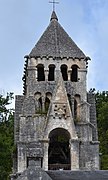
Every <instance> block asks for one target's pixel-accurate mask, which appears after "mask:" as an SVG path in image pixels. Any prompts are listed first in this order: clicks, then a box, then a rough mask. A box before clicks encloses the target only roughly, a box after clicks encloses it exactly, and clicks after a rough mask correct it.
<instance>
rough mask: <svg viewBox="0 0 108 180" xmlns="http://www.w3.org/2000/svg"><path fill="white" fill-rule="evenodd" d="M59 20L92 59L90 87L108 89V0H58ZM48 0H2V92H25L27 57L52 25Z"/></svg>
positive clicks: (0, 15)
mask: <svg viewBox="0 0 108 180" xmlns="http://www.w3.org/2000/svg"><path fill="white" fill-rule="evenodd" d="M59 2H60V3H59V5H57V6H56V13H57V16H58V19H59V23H60V24H61V25H62V26H63V28H64V29H65V30H66V31H67V33H68V34H69V35H70V36H71V38H72V39H73V40H74V41H75V42H76V44H77V45H78V46H79V47H80V48H81V49H82V51H83V52H84V53H85V54H86V55H87V56H89V57H90V58H91V59H92V61H90V62H89V68H88V77H87V87H88V89H90V88H95V89H96V90H99V91H102V90H108V0H59ZM51 13H52V5H51V4H49V0H0V93H4V92H5V93H6V92H14V94H22V76H23V65H24V56H25V55H27V54H29V53H30V51H31V49H32V48H33V47H34V45H35V44H36V42H37V41H38V39H39V38H40V36H41V35H42V33H43V32H44V30H45V29H46V27H47V26H48V25H49V21H50V16H51Z"/></svg>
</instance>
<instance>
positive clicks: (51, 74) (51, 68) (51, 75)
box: [48, 64, 55, 81]
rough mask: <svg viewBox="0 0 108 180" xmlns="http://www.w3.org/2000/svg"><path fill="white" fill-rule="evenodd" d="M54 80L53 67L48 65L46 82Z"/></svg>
mask: <svg viewBox="0 0 108 180" xmlns="http://www.w3.org/2000/svg"><path fill="white" fill-rule="evenodd" d="M54 80H55V65H54V64H50V65H49V74H48V81H54Z"/></svg>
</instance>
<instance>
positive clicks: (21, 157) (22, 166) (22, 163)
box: [17, 143, 27, 173]
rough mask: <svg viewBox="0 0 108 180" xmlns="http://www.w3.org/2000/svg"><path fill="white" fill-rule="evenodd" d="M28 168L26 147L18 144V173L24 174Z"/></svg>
mask: <svg viewBox="0 0 108 180" xmlns="http://www.w3.org/2000/svg"><path fill="white" fill-rule="evenodd" d="M26 168H27V161H26V154H25V150H24V146H23V145H22V144H21V143H19V144H18V169H17V170H18V173H20V172H23V171H24V170H26Z"/></svg>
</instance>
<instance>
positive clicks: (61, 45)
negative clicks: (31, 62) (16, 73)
mask: <svg viewBox="0 0 108 180" xmlns="http://www.w3.org/2000/svg"><path fill="white" fill-rule="evenodd" d="M29 56H30V57H43V56H46V57H61V58H63V57H72V58H85V57H86V56H85V54H84V53H83V52H82V51H81V50H80V49H79V47H78V46H77V45H76V44H75V42H74V41H73V40H72V39H71V38H70V37H69V35H68V34H67V33H66V32H65V30H64V29H63V28H62V26H61V25H60V24H59V22H58V18H57V15H56V13H55V12H54V11H53V12H52V15H51V19H50V24H49V26H48V27H47V29H46V30H45V32H44V33H43V35H42V36H41V38H40V39H39V41H38V42H37V44H36V45H35V47H34V48H33V49H32V51H31V53H30V54H29Z"/></svg>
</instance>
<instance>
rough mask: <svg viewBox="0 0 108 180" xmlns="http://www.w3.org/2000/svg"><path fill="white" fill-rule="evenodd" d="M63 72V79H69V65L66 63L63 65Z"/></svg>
mask: <svg viewBox="0 0 108 180" xmlns="http://www.w3.org/2000/svg"><path fill="white" fill-rule="evenodd" d="M61 73H62V77H63V80H64V81H68V74H67V66H66V65H65V64H63V65H61Z"/></svg>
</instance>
